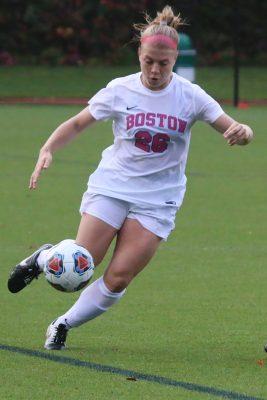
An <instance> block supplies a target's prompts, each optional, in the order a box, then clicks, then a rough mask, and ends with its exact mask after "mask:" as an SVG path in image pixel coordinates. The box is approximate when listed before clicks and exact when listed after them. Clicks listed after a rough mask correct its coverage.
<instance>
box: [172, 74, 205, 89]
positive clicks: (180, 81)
mask: <svg viewBox="0 0 267 400" xmlns="http://www.w3.org/2000/svg"><path fill="white" fill-rule="evenodd" d="M173 76H174V80H175V84H176V85H177V86H179V87H181V88H183V89H185V90H189V91H190V90H191V91H195V90H198V89H201V88H200V86H199V85H197V84H196V83H194V82H191V81H189V80H188V79H186V78H183V77H182V76H180V75H178V74H176V73H173Z"/></svg>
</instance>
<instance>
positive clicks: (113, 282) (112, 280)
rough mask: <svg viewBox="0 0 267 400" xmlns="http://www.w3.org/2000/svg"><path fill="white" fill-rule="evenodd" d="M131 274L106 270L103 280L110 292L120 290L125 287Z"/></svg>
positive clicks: (131, 277) (129, 280) (130, 278)
mask: <svg viewBox="0 0 267 400" xmlns="http://www.w3.org/2000/svg"><path fill="white" fill-rule="evenodd" d="M132 279H133V276H132V275H131V274H125V273H122V272H116V271H112V272H111V271H108V273H107V274H105V275H104V281H105V283H106V285H107V286H108V288H109V290H111V291H112V292H121V291H123V290H124V289H126V288H127V286H128V285H129V283H130V282H131V280H132Z"/></svg>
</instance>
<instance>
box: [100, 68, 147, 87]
mask: <svg viewBox="0 0 267 400" xmlns="http://www.w3.org/2000/svg"><path fill="white" fill-rule="evenodd" d="M139 76H140V72H137V73H135V74H130V75H127V76H121V77H119V78H115V79H113V80H112V81H110V82H109V83H108V84H107V87H111V88H114V87H118V86H131V85H135V84H136V83H137V82H138V79H139Z"/></svg>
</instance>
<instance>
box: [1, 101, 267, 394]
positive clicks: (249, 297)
mask: <svg viewBox="0 0 267 400" xmlns="http://www.w3.org/2000/svg"><path fill="white" fill-rule="evenodd" d="M78 110H79V108H77V107H61V106H55V107H44V106H35V107H27V106H20V107H19V106H18V107H16V106H13V107H8V106H2V107H1V110H0V117H1V150H0V155H1V169H0V173H1V178H2V182H1V255H2V268H1V272H0V278H1V279H0V292H1V303H2V310H1V314H0V324H1V332H0V344H1V345H7V346H16V347H19V348H24V349H29V350H32V351H43V349H42V346H43V342H44V334H45V330H46V327H47V325H48V324H49V323H50V321H51V320H52V319H53V318H55V317H56V316H57V315H58V314H60V313H62V312H64V311H65V310H66V309H67V308H68V307H69V306H70V305H71V304H72V303H73V301H74V300H75V299H76V298H77V296H78V295H77V294H65V293H60V292H56V291H55V290H54V289H53V288H51V287H50V286H48V285H47V283H46V282H45V281H44V279H42V278H41V279H39V280H38V281H36V282H33V283H32V285H31V286H30V287H29V288H26V289H25V290H24V291H23V292H21V293H19V294H17V295H12V294H10V293H8V291H7V289H6V280H7V276H8V272H9V269H10V267H11V266H12V265H14V264H15V263H16V262H17V261H19V260H20V259H22V258H23V257H24V256H25V255H27V254H28V253H29V252H31V251H32V249H34V248H35V247H36V246H38V245H39V244H40V243H44V242H52V243H53V242H57V241H59V240H61V239H63V238H69V237H74V236H75V233H76V229H77V225H78V222H79V214H78V211H77V209H78V205H79V202H80V198H81V195H82V192H83V191H84V189H85V187H86V181H87V176H88V173H90V172H91V171H92V170H93V169H94V168H95V166H96V165H97V163H98V161H99V159H100V154H101V150H102V149H104V148H105V147H106V146H107V145H108V144H110V143H111V141H112V134H111V129H110V124H109V123H102V124H99V125H96V126H94V127H93V128H92V129H91V130H90V131H88V132H85V133H84V134H83V135H82V136H81V137H80V138H79V139H78V140H77V141H76V142H74V143H73V144H72V145H71V146H69V147H67V148H66V149H64V150H62V151H60V152H59V153H58V154H56V155H55V159H54V164H53V165H52V166H51V168H50V170H49V171H47V172H46V173H45V174H43V176H42V179H41V181H40V187H39V189H38V190H37V191H35V192H29V191H28V189H27V184H28V178H29V175H30V173H31V171H32V168H33V166H34V162H35V159H36V156H37V153H38V149H39V147H40V145H41V144H42V143H43V141H44V140H45V138H46V137H47V135H48V134H49V133H50V132H51V131H52V129H53V128H55V126H56V125H57V124H58V123H60V122H61V121H62V120H64V119H65V118H67V117H69V116H71V115H73V114H74V113H76V112H77V111H78ZM227 111H228V112H229V113H231V115H233V116H234V117H235V118H237V119H240V120H242V121H243V122H247V123H249V124H251V126H252V127H253V129H254V130H255V132H256V140H255V141H254V142H253V143H252V144H251V145H250V146H247V147H242V148H241V147H233V148H229V147H228V146H227V145H226V144H225V143H224V140H223V138H222V137H221V136H220V135H219V134H216V133H215V132H213V131H212V130H211V129H210V128H209V127H207V126H206V125H204V124H201V123H200V124H198V125H196V126H195V127H194V129H193V138H192V143H191V152H190V157H189V162H188V168H187V175H188V178H189V179H188V191H187V195H186V199H185V203H184V206H183V208H182V209H181V211H180V213H179V215H178V217H177V224H176V225H177V227H176V230H175V231H174V232H173V234H172V235H171V237H170V239H169V241H168V242H167V243H164V244H163V245H162V246H161V248H160V250H159V252H158V254H157V255H156V257H155V258H154V260H153V261H152V262H151V263H150V265H149V266H148V267H147V269H146V270H145V271H144V272H143V273H142V274H141V275H140V276H139V277H137V278H136V280H135V281H134V282H133V283H132V285H131V286H130V287H129V289H128V293H127V295H126V296H125V297H124V299H123V300H122V301H121V303H120V304H119V305H117V306H115V307H114V308H113V309H111V310H110V311H109V312H108V313H106V314H105V315H104V316H102V317H100V318H98V319H96V320H94V321H92V322H91V323H88V324H86V325H84V326H82V327H80V328H79V329H76V330H73V331H72V332H71V333H70V335H69V340H68V346H69V349H68V350H67V351H66V352H63V353H60V354H58V353H56V355H60V356H62V357H69V358H73V359H78V360H81V361H86V362H88V363H95V364H100V365H103V366H105V365H108V366H112V367H113V368H118V369H122V370H133V371H137V372H139V373H140V374H149V375H157V376H160V377H165V378H167V379H170V380H175V381H179V382H185V383H186V382H187V383H192V384H195V385H200V386H201V387H212V388H215V389H216V390H218V391H220V390H221V391H223V390H224V391H226V392H227V393H228V392H235V393H240V397H239V398H240V399H241V398H242V397H241V394H246V395H247V396H251V398H256V397H258V398H267V384H266V366H265V363H266V362H267V357H266V356H265V354H264V353H263V351H262V347H263V344H264V343H265V341H267V323H266V322H267V314H266V309H267V299H266V295H265V293H266V291H265V279H266V277H267V272H266V268H265V265H266V221H265V220H266V218H265V214H266V194H267V193H266V150H265V149H266V145H267V143H266V142H267V139H266V135H265V131H264V128H263V127H264V126H265V125H264V124H265V121H264V111H265V110H264V108H262V109H261V108H250V109H248V110H238V111H236V110H233V109H227ZM109 256H110V255H108V256H107V258H106V260H105V261H104V262H103V263H102V265H101V266H100V267H99V269H98V271H97V272H96V274H95V276H96V277H97V276H99V275H100V274H102V272H103V269H104V267H105V265H106V263H107V260H108V258H109ZM0 359H1V363H0V376H1V385H0V398H1V399H12V400H13V399H16V400H17V399H18V400H24V399H25V400H26V399H27V400H28V399H36V398H38V397H39V398H48V399H49V398H63V397H67V398H68V399H71V400H72V399H73V400H74V399H77V398H79V399H88V398H91V397H92V398H94V399H101V400H103V399H114V400H115V399H116V400H117V399H127V400H128V399H129V400H131V399H133V400H137V399H160V400H163V399H164V400H165V399H166V400H172V399H177V398H179V400H180V399H181V400H184V399H191V400H192V399H193V400H200V399H203V400H204V399H214V398H218V397H216V396H214V394H208V393H201V392H198V391H197V390H196V391H193V392H192V391H190V390H187V389H186V388H182V387H170V386H166V385H165V386H164V385H159V384H158V383H155V382H147V381H143V380H140V379H137V380H136V381H132V380H127V377H126V376H123V375H115V374H112V373H109V372H104V373H101V372H98V371H96V370H91V369H86V368H82V367H79V366H75V365H67V364H60V363H57V362H54V361H52V360H49V359H42V358H38V357H30V356H27V355H23V354H18V353H14V352H10V351H4V350H0ZM222 398H223V397H222ZM226 398H227V397H226ZM228 398H229V397H228Z"/></svg>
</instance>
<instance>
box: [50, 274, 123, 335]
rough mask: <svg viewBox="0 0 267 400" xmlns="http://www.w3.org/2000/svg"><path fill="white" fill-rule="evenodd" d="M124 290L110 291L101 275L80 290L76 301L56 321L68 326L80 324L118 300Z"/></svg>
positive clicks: (102, 311)
mask: <svg viewBox="0 0 267 400" xmlns="http://www.w3.org/2000/svg"><path fill="white" fill-rule="evenodd" d="M125 291H126V289H124V290H123V291H122V292H119V293H114V292H111V291H110V290H109V289H108V288H107V287H106V285H105V283H104V280H103V277H102V276H101V278H99V279H97V280H96V281H95V282H93V283H92V284H91V285H90V286H88V287H87V288H86V289H84V290H83V291H82V293H81V295H80V297H79V299H78V300H77V301H76V303H75V304H74V305H73V306H72V307H71V308H70V309H69V310H68V311H67V312H66V313H65V314H64V315H62V316H61V317H59V318H58V319H57V322H59V323H63V324H66V325H67V327H68V328H74V327H77V326H80V325H82V324H84V323H85V322H87V321H90V320H91V319H94V318H96V317H98V316H99V315H101V314H103V313H104V312H105V311H107V310H108V309H109V308H110V307H111V306H112V305H113V304H115V303H117V302H118V301H119V300H120V298H121V297H122V296H123V295H124V293H125Z"/></svg>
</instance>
